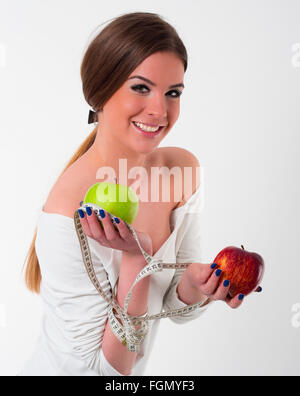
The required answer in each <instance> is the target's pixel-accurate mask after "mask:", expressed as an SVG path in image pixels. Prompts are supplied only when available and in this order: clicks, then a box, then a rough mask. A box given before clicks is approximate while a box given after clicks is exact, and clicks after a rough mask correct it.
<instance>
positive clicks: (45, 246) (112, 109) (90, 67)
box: [20, 12, 243, 376]
mask: <svg viewBox="0 0 300 396" xmlns="http://www.w3.org/2000/svg"><path fill="white" fill-rule="evenodd" d="M186 69H187V54H186V49H185V47H184V45H183V43H182V41H181V40H180V38H179V37H178V35H177V32H176V31H175V29H174V28H173V27H172V26H170V25H169V24H168V23H167V22H165V21H164V20H163V19H162V18H161V17H159V16H158V15H157V14H153V13H143V12H136V13H129V14H124V15H121V16H120V17H118V18H116V19H114V20H113V21H112V22H111V23H110V24H109V25H108V26H106V27H105V28H104V29H103V30H102V31H101V32H100V33H99V34H98V35H97V36H96V37H95V38H94V39H93V41H92V42H91V43H90V45H89V46H88V48H87V50H86V52H85V55H84V58H83V61H82V65H81V78H82V84H83V92H84V96H85V99H86V101H87V102H88V103H89V105H90V106H91V107H92V108H93V109H94V112H93V113H92V117H94V119H93V120H92V121H95V122H98V124H97V127H96V128H95V129H94V130H93V132H92V133H91V134H90V135H89V136H88V138H87V139H86V140H85V141H84V142H83V144H82V145H81V146H80V147H79V149H78V151H77V152H76V153H75V154H74V156H73V157H72V159H71V160H70V161H69V163H68V164H67V166H66V168H65V169H64V171H63V173H62V174H61V175H60V177H59V178H58V180H57V182H56V183H55V185H54V186H53V188H52V190H51V191H50V194H49V196H48V198H47V201H46V203H45V205H44V206H43V209H42V211H41V214H40V218H39V221H38V227H37V230H36V233H35V236H34V239H33V241H32V244H31V247H30V250H29V254H28V262H27V268H26V283H27V286H28V288H29V289H30V290H32V291H34V292H37V293H39V292H40V293H41V297H42V298H43V301H44V308H45V314H44V317H43V323H42V333H41V336H40V338H39V341H38V344H37V346H36V350H35V353H34V355H33V356H32V358H31V359H30V361H29V362H28V363H27V365H26V366H25V367H24V369H23V371H22V372H21V373H20V375H84V376H87V375H142V374H143V372H144V370H145V365H146V362H147V359H148V358H149V351H150V350H151V346H152V344H153V341H154V337H155V334H156V332H157V329H158V323H159V320H153V321H151V323H150V328H149V331H148V334H147V335H146V338H145V339H144V341H143V345H142V349H141V351H140V352H139V353H136V352H130V351H128V350H127V347H126V346H125V345H123V344H122V343H121V342H120V341H119V340H118V338H117V337H116V336H115V335H114V334H113V332H112V330H111V328H110V324H109V322H108V321H107V308H108V306H107V303H106V302H105V301H104V299H103V298H101V296H100V295H99V293H97V291H96V290H95V289H94V287H93V285H92V284H91V282H90V280H89V278H88V276H87V273H86V271H85V268H84V265H83V262H82V255H81V251H80V246H79V243H78V239H77V236H76V232H75V228H74V221H73V215H74V212H75V211H76V210H78V207H79V206H80V204H79V203H80V201H82V199H83V197H84V195H85V193H86V191H87V190H88V188H89V187H90V186H91V185H92V184H94V183H96V182H97V181H99V178H97V176H96V175H97V172H98V171H99V169H103V167H110V168H111V169H114V171H115V174H116V175H117V180H119V179H120V178H121V175H120V172H118V166H119V159H121V158H122V159H126V161H127V169H128V170H130V169H132V168H133V167H136V166H139V167H142V168H143V169H144V170H145V172H146V175H147V176H149V177H150V179H151V176H150V173H151V169H153V167H162V166H164V167H167V168H169V169H170V168H172V167H174V166H179V167H180V168H181V169H182V170H183V168H184V167H191V168H192V169H193V170H194V171H195V169H196V168H197V167H199V162H198V160H197V158H196V157H195V156H194V155H193V154H191V153H190V152H188V151H187V150H184V149H180V148H176V147H163V148H158V146H159V144H160V142H161V141H162V140H163V139H164V137H165V136H166V135H167V134H168V133H169V132H170V130H171V129H172V127H173V125H174V124H175V122H176V121H177V119H178V117H179V110H180V95H181V94H182V91H183V89H184V84H183V77H184V73H185V71H186ZM137 123H138V124H137ZM149 126H152V127H153V128H154V129H153V131H152V132H150V131H149ZM158 127H159V132H158V133H157V134H155V133H154V130H155V129H157V128H158ZM147 129H148V133H147ZM142 130H143V131H142ZM145 132H146V133H145ZM151 133H152V135H150V134H151ZM143 180H144V179H143ZM183 182H184V180H183ZM143 183H144V184H145V182H144V181H142V184H143ZM147 183H148V182H147ZM127 184H128V185H130V182H129V178H128V179H127ZM152 184H153V183H151V185H152ZM190 184H192V191H191V194H190V195H188V196H185V195H184V196H181V198H180V199H179V200H178V199H177V200H176V199H174V200H170V202H152V201H151V199H150V200H149V202H147V200H146V202H140V207H139V213H138V215H137V217H136V219H135V220H134V222H133V223H132V226H133V228H134V229H135V230H139V231H136V232H137V235H138V237H139V240H140V242H141V245H142V247H143V249H144V250H145V251H146V252H147V253H149V254H150V255H154V256H155V257H156V258H163V259H164V260H165V261H168V260H170V259H172V260H174V261H173V262H177V263H178V262H189V263H191V264H190V265H189V266H188V268H187V269H186V270H176V271H175V270H169V271H162V272H159V273H155V274H153V275H151V276H147V277H146V278H144V279H142V280H141V281H140V282H139V283H138V284H137V285H136V286H135V288H134V290H133V294H132V297H131V300H130V304H129V307H128V314H129V315H134V316H140V315H143V314H144V313H145V312H148V313H158V312H160V310H161V309H165V310H169V309H174V308H180V307H184V306H186V305H187V304H193V303H196V302H199V301H203V300H204V299H205V298H207V297H209V299H208V300H207V301H206V304H205V306H203V308H202V307H201V308H199V309H198V310H196V311H193V312H190V313H186V314H184V315H182V316H180V317H172V318H170V319H171V320H172V321H173V322H175V323H185V322H187V321H189V320H195V319H196V318H198V317H199V316H200V315H201V314H202V312H203V311H204V310H205V309H206V308H207V307H208V306H209V305H210V302H211V301H213V300H223V301H225V302H226V303H227V304H228V305H229V306H230V307H232V308H237V307H238V306H240V305H241V303H242V298H243V296H242V295H237V296H235V297H233V298H229V297H228V290H229V286H230V285H229V282H228V281H225V282H224V283H222V284H219V279H220V270H219V269H217V268H215V267H216V266H215V265H211V264H201V263H199V228H200V227H199V221H198V218H197V214H196V213H188V210H187V208H189V207H190V205H192V204H193V205H194V204H197V203H199V202H200V194H199V191H200V190H199V183H197V181H195V178H194V177H193V179H192V180H191V182H190ZM141 187H142V185H141ZM143 187H144V185H143ZM171 190H173V192H174V193H175V192H178V191H177V187H175V183H171ZM174 195H175V194H174ZM148 197H149V196H148ZM78 212H79V214H80V221H81V224H82V227H83V230H84V232H85V233H86V235H87V237H88V241H89V245H90V249H91V253H92V258H93V264H94V266H95V269H96V274H97V277H98V280H99V282H100V283H101V285H102V288H103V289H104V291H105V292H106V294H109V293H111V290H112V289H113V287H114V285H117V301H118V304H119V305H120V306H121V307H122V308H124V300H125V297H126V295H127V293H128V291H129V289H130V287H131V285H132V284H133V282H134V280H135V279H136V276H137V274H138V273H139V272H140V271H141V269H142V268H143V267H144V266H145V260H144V258H143V256H142V254H141V252H140V250H139V248H138V246H137V244H136V242H135V240H134V238H133V237H132V236H131V234H130V233H129V231H128V229H127V227H126V224H125V223H124V222H123V221H122V220H121V221H119V223H118V224H117V229H116V228H114V226H113V224H112V222H111V220H110V218H109V216H108V215H107V213H105V211H104V212H103V215H104V217H103V220H102V221H103V226H104V227H103V229H102V228H101V227H100V225H99V222H98V220H97V218H96V215H95V213H94V212H93V211H92V210H89V209H87V213H86V214H85V213H84V212H83V211H82V210H79V211H78ZM158 224H159V227H158ZM171 229H172V233H171V232H170V231H171ZM35 249H36V250H35ZM174 253H175V255H174ZM110 295H111V294H110ZM207 303H208V304H207Z"/></svg>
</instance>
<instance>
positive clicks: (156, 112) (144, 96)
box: [98, 52, 184, 153]
mask: <svg viewBox="0 0 300 396" xmlns="http://www.w3.org/2000/svg"><path fill="white" fill-rule="evenodd" d="M135 76H140V77H142V78H144V79H147V81H145V80H143V79H141V78H138V77H135ZM183 77H184V66H183V63H182V61H181V60H180V59H179V58H178V57H177V56H176V55H175V54H173V53H171V52H157V53H155V54H152V55H151V56H149V57H148V58H146V59H145V60H144V61H143V62H142V63H141V64H140V65H139V66H138V67H137V68H136V69H135V70H134V71H133V72H132V73H131V74H130V76H129V78H128V79H127V80H126V81H125V82H124V84H123V85H122V86H121V87H120V88H119V89H118V91H116V92H115V93H114V95H113V96H112V97H111V98H110V99H109V101H107V103H106V104H105V106H104V107H103V110H102V111H100V112H99V113H98V118H99V124H100V130H101V133H104V134H105V135H106V134H109V136H110V139H109V140H110V141H111V138H112V136H113V137H114V139H117V140H118V141H119V143H120V144H123V145H125V146H127V147H128V148H130V149H131V150H133V151H136V152H140V153H147V152H151V151H152V150H153V149H155V148H156V147H157V146H158V145H159V143H160V142H161V140H162V139H163V138H164V137H165V136H166V135H167V134H168V132H169V131H170V129H171V128H172V126H173V125H174V124H175V122H176V120H177V119H178V117H179V112H180V94H181V92H182V90H183V88H184V87H183ZM174 85H176V86H175V87H171V86H174ZM134 121H135V122H140V123H142V124H145V125H148V126H154V127H157V126H160V128H161V129H160V132H159V133H158V134H153V135H150V137H147V136H145V135H144V134H142V133H140V132H139V130H138V129H137V128H136V126H135V125H134V123H133V122H134ZM141 127H142V126H141Z"/></svg>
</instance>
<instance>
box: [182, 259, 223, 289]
mask: <svg viewBox="0 0 300 396" xmlns="http://www.w3.org/2000/svg"><path fill="white" fill-rule="evenodd" d="M216 267H217V264H216V263H213V264H200V265H199V264H198V263H192V264H190V265H189V267H188V270H189V272H190V274H191V277H192V279H193V280H194V281H195V282H196V283H197V285H198V286H201V285H203V284H204V283H206V282H207V281H208V279H209V277H210V276H211V274H212V273H213V272H214V269H215V268H216Z"/></svg>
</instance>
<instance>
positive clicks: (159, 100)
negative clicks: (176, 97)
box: [147, 95, 168, 120]
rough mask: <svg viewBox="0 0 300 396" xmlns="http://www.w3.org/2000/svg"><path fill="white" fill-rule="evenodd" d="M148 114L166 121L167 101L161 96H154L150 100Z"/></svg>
mask: <svg viewBox="0 0 300 396" xmlns="http://www.w3.org/2000/svg"><path fill="white" fill-rule="evenodd" d="M147 113H148V115H151V116H152V117H154V118H156V119H159V120H166V119H167V114H168V111H167V103H166V99H165V98H164V97H161V96H160V95H153V97H152V98H151V99H149V102H148V106H147Z"/></svg>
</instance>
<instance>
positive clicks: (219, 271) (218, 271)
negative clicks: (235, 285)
mask: <svg viewBox="0 0 300 396" xmlns="http://www.w3.org/2000/svg"><path fill="white" fill-rule="evenodd" d="M221 272H222V270H220V268H218V269H217V271H216V276H220V274H221Z"/></svg>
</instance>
